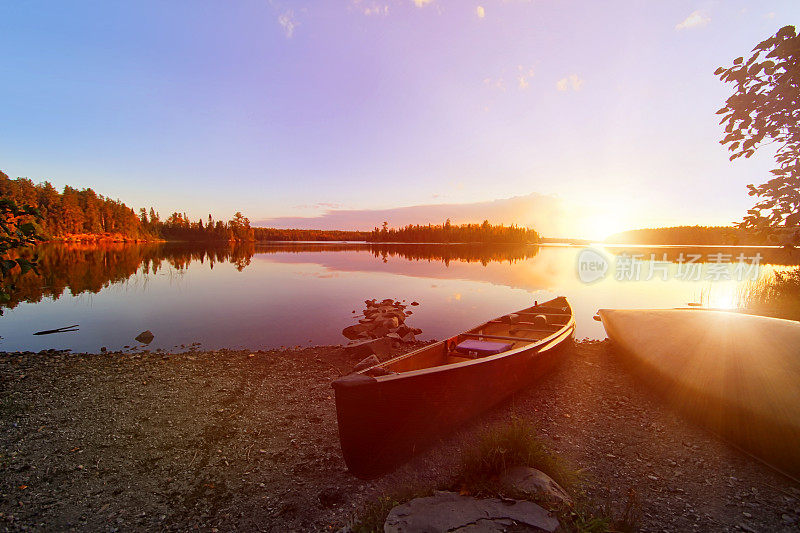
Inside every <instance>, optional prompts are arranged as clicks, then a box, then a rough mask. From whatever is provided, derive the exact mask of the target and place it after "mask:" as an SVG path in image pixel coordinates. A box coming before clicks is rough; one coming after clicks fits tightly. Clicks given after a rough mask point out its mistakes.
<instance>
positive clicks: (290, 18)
mask: <svg viewBox="0 0 800 533" xmlns="http://www.w3.org/2000/svg"><path fill="white" fill-rule="evenodd" d="M278 24H280V25H281V28H283V32H284V33H285V34H286V38H287V39H291V38H292V35H294V29H295V28H296V27H297V20H296V19H295V18H294V12H293V11H292V10H291V9H288V10H286V11H284V12H283V13H281V14H280V15H279V16H278Z"/></svg>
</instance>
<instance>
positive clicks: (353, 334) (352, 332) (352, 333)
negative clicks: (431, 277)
mask: <svg viewBox="0 0 800 533" xmlns="http://www.w3.org/2000/svg"><path fill="white" fill-rule="evenodd" d="M361 332H362V331H361V330H360V329H358V328H357V327H356V326H347V327H346V328H344V329H343V330H342V335H344V336H345V337H347V338H348V339H350V340H354V339H357V338H358V334H359V333H361Z"/></svg>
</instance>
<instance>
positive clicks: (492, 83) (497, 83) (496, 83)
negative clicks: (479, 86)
mask: <svg viewBox="0 0 800 533" xmlns="http://www.w3.org/2000/svg"><path fill="white" fill-rule="evenodd" d="M483 84H484V85H486V86H487V87H493V88H495V89H499V90H501V91H505V90H506V82H505V80H503V78H483Z"/></svg>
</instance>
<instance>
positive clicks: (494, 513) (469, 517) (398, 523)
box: [383, 492, 559, 533]
mask: <svg viewBox="0 0 800 533" xmlns="http://www.w3.org/2000/svg"><path fill="white" fill-rule="evenodd" d="M558 526H559V523H558V520H557V519H556V518H555V517H554V516H552V515H551V514H550V513H549V512H547V511H546V510H544V509H543V508H541V507H539V506H538V505H536V504H535V503H532V502H528V501H518V500H510V501H509V500H499V499H496V498H491V499H477V498H472V497H470V496H461V495H459V494H456V493H455V492H437V493H435V494H434V495H433V496H429V497H426V498H416V499H414V500H411V501H409V502H407V503H404V504H403V505H398V506H397V507H395V508H394V509H392V510H391V511H389V516H387V517H386V522H385V523H384V525H383V530H384V531H385V533H423V532H425V533H435V532H443V533H444V532H450V531H459V532H467V531H470V532H478V531H487V532H491V531H509V530H511V531H548V532H553V531H555V530H556V529H557V528H558Z"/></svg>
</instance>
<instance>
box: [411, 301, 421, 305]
mask: <svg viewBox="0 0 800 533" xmlns="http://www.w3.org/2000/svg"><path fill="white" fill-rule="evenodd" d="M411 305H419V302H411Z"/></svg>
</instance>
